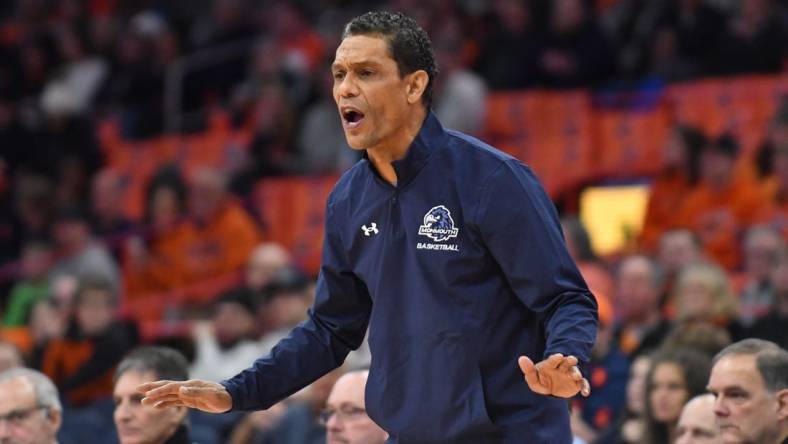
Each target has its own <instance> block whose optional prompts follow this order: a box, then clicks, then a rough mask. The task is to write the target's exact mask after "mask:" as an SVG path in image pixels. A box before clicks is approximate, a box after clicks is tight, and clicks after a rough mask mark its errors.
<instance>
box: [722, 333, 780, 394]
mask: <svg viewBox="0 0 788 444" xmlns="http://www.w3.org/2000/svg"><path fill="white" fill-rule="evenodd" d="M729 355H755V366H756V367H757V368H758V372H759V373H760V374H761V377H762V378H763V383H764V385H766V388H767V389H768V390H769V391H770V392H776V391H778V390H783V389H786V388H788V351H785V350H783V349H782V348H780V346H779V345H777V344H775V343H774V342H771V341H766V340H763V339H755V338H749V339H744V340H741V341H739V342H735V343H733V344H731V345H729V346H727V347H725V348H724V349H722V351H720V352H719V353H717V355H716V356H715V357H714V360H713V361H712V362H713V364H714V365H717V362H719V361H720V360H721V359H722V358H724V357H726V356H729Z"/></svg>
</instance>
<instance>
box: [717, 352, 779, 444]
mask: <svg viewBox="0 0 788 444" xmlns="http://www.w3.org/2000/svg"><path fill="white" fill-rule="evenodd" d="M708 389H709V391H710V392H711V393H712V394H713V395H714V397H715V398H716V400H715V403H714V414H715V415H716V416H717V426H718V427H719V429H720V438H721V442H723V443H726V444H727V443H748V442H753V443H755V442H757V443H763V444H780V443H784V442H785V440H786V439H788V352H786V351H785V350H783V349H781V348H780V347H778V346H777V345H776V344H774V343H773V342H769V341H763V340H759V339H745V340H743V341H740V342H737V343H735V344H732V345H730V346H728V347H726V348H725V349H724V350H722V351H721V352H720V353H719V354H718V355H717V356H716V357H715V358H714V361H713V367H712V370H711V376H710V377H709V384H708Z"/></svg>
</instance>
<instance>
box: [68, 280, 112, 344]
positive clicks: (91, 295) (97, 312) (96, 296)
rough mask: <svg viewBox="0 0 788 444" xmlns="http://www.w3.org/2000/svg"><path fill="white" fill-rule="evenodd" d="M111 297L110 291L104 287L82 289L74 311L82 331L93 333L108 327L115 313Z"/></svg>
mask: <svg viewBox="0 0 788 444" xmlns="http://www.w3.org/2000/svg"><path fill="white" fill-rule="evenodd" d="M112 299H113V296H112V293H111V292H109V291H107V290H104V289H97V288H88V289H85V290H83V291H82V294H81V295H80V296H79V302H78V303H77V306H76V312H75V315H76V318H77V323H79V328H80V330H81V331H82V333H84V334H86V335H88V336H90V335H95V334H99V333H102V332H104V331H105V330H107V329H108V328H109V327H110V325H111V324H112V319H113V317H114V313H115V306H114V305H113V303H112Z"/></svg>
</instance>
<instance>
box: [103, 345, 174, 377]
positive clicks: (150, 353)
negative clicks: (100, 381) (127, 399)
mask: <svg viewBox="0 0 788 444" xmlns="http://www.w3.org/2000/svg"><path fill="white" fill-rule="evenodd" d="M127 371H136V372H140V373H143V372H153V374H154V375H155V376H156V379H167V380H170V381H185V380H187V379H189V363H188V362H187V361H186V358H185V357H184V356H183V354H181V353H180V352H179V351H177V350H175V349H172V348H169V347H160V346H144V347H138V348H135V349H134V350H132V351H130V352H129V353H128V354H127V355H126V356H125V357H124V358H123V360H122V361H120V364H118V367H117V369H116V370H115V376H114V378H113V383H117V382H118V379H120V377H121V376H122V375H123V374H124V373H126V372H127Z"/></svg>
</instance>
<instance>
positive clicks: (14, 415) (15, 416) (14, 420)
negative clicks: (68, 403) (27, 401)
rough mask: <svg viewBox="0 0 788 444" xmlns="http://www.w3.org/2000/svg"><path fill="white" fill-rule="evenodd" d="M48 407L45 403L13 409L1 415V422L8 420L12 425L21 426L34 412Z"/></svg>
mask: <svg viewBox="0 0 788 444" xmlns="http://www.w3.org/2000/svg"><path fill="white" fill-rule="evenodd" d="M48 408H49V407H47V406H45V405H35V406H33V407H29V408H26V409H23V410H12V411H10V412H8V413H6V414H5V415H0V424H2V423H3V422H8V424H9V425H11V426H19V425H21V424H22V423H23V422H25V420H26V419H27V418H29V417H30V415H32V414H33V412H36V411H38V410H41V409H48Z"/></svg>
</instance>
